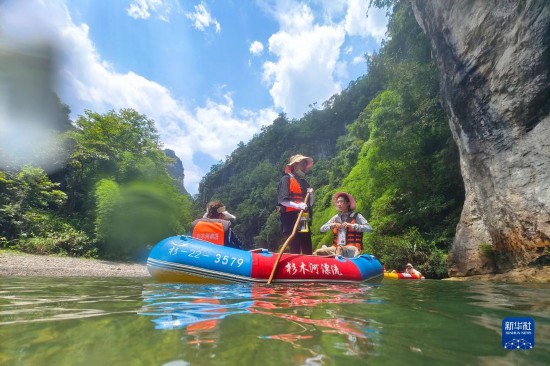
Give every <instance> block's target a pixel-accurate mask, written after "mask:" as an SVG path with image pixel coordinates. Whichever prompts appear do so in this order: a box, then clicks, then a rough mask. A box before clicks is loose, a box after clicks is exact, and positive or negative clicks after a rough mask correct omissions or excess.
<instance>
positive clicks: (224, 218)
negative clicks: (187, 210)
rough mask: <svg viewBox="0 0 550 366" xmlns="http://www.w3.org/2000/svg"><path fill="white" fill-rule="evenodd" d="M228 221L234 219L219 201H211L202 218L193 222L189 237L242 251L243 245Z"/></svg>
mask: <svg viewBox="0 0 550 366" xmlns="http://www.w3.org/2000/svg"><path fill="white" fill-rule="evenodd" d="M230 219H235V216H233V215H231V214H230V213H229V212H227V210H226V209H225V205H224V204H223V203H221V202H220V201H212V202H210V203H208V206H206V213H205V214H204V216H203V218H201V219H197V220H195V221H193V223H192V224H191V233H192V234H191V235H192V236H193V237H194V238H197V239H202V240H206V241H209V242H211V243H213V244H218V245H225V246H228V247H232V248H237V249H243V243H242V242H241V240H240V239H239V238H238V237H237V235H235V233H234V232H233V230H232V229H231V221H229V220H230Z"/></svg>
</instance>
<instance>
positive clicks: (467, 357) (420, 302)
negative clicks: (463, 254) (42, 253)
mask: <svg viewBox="0 0 550 366" xmlns="http://www.w3.org/2000/svg"><path fill="white" fill-rule="evenodd" d="M0 281H1V282H0V365H167V366H183V365H261V366H269V365H277V366H280V365H365V364H371V365H386V366H388V365H397V364H409V365H428V364H429V365H548V364H550V284H505V283H501V284H499V283H488V282H450V281H436V280H425V281H405V280H384V281H383V282H382V283H381V284H376V285H370V284H353V285H319V284H312V285H307V284H306V285H272V286H267V285H251V284H244V285H243V284H227V285H185V284H178V285H175V284H161V283H155V282H153V281H152V280H148V279H120V278H117V279H98V278H89V279H87V278H78V279H75V278H73V279H65V278H63V279H59V278H10V277H0ZM510 317H512V318H518V317H520V318H524V317H529V318H531V319H532V320H533V322H534V324H533V328H534V329H533V333H534V342H535V345H534V347H533V348H532V349H530V350H522V349H519V350H507V349H504V347H503V342H502V337H503V335H502V333H503V330H502V328H503V320H504V319H506V318H510Z"/></svg>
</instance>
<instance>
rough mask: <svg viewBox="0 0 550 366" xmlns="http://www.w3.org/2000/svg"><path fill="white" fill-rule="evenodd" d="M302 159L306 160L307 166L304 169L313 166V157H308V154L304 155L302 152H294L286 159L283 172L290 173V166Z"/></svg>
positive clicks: (307, 169)
mask: <svg viewBox="0 0 550 366" xmlns="http://www.w3.org/2000/svg"><path fill="white" fill-rule="evenodd" d="M303 160H307V167H306V171H309V170H310V169H311V167H312V166H313V159H312V158H310V157H309V156H304V155H302V154H296V155H292V156H291V157H290V159H289V161H288V164H287V165H286V166H285V173H290V172H292V166H293V165H294V164H297V163H299V162H301V161H303Z"/></svg>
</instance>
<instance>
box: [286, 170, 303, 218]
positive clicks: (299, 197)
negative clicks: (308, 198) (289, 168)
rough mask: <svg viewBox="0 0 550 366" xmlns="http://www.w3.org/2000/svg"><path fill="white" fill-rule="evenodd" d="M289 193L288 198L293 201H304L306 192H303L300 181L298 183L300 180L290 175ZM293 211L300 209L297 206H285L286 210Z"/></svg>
mask: <svg viewBox="0 0 550 366" xmlns="http://www.w3.org/2000/svg"><path fill="white" fill-rule="evenodd" d="M289 177H290V179H289V195H288V200H289V201H292V202H294V203H301V202H304V198H305V194H304V193H303V192H302V187H300V183H298V180H297V179H296V178H294V177H292V176H289ZM291 211H300V210H299V209H297V208H294V207H285V208H284V212H291Z"/></svg>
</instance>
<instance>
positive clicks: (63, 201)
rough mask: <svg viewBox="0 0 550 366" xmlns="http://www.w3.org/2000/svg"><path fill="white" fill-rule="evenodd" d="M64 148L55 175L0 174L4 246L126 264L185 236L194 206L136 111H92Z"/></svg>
mask: <svg viewBox="0 0 550 366" xmlns="http://www.w3.org/2000/svg"><path fill="white" fill-rule="evenodd" d="M67 113H68V111H67ZM58 148H64V149H68V150H69V155H68V158H67V160H66V162H65V164H64V165H63V166H64V167H63V169H62V170H60V171H57V172H55V173H52V174H51V176H48V175H47V174H46V173H45V172H44V170H42V169H41V168H40V167H31V166H26V167H24V168H23V169H21V170H20V171H1V172H0V183H1V185H0V205H1V209H0V222H1V224H0V230H1V231H0V236H1V239H2V244H3V246H16V247H18V248H19V249H22V250H25V251H29V252H38V253H64V254H70V255H88V256H96V255H101V256H103V257H113V258H127V257H136V256H139V255H141V254H143V253H145V252H146V248H147V246H148V245H151V244H154V243H156V242H157V241H159V240H160V239H162V238H163V237H166V236H167V235H173V234H177V233H181V232H185V230H186V227H187V225H188V224H189V222H190V221H191V218H192V214H191V201H190V198H189V197H188V196H187V195H183V194H181V193H180V192H179V189H178V186H177V184H176V182H175V181H174V180H173V179H172V178H171V177H170V176H169V174H168V172H167V168H166V167H167V166H168V164H169V163H170V159H169V158H168V157H167V156H166V155H165V154H164V152H163V150H162V146H161V143H160V140H159V136H158V133H157V131H156V129H155V127H154V123H153V121H152V120H149V119H147V118H146V117H145V116H143V115H140V114H139V113H137V112H136V111H134V110H131V109H123V110H120V111H119V112H118V113H117V112H114V111H111V112H108V113H106V114H103V115H102V114H98V113H93V112H91V111H86V112H85V114H84V115H82V116H80V117H79V118H78V119H77V120H76V122H75V123H74V127H71V128H68V129H67V130H66V131H65V132H64V133H62V134H60V135H59V139H58Z"/></svg>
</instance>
